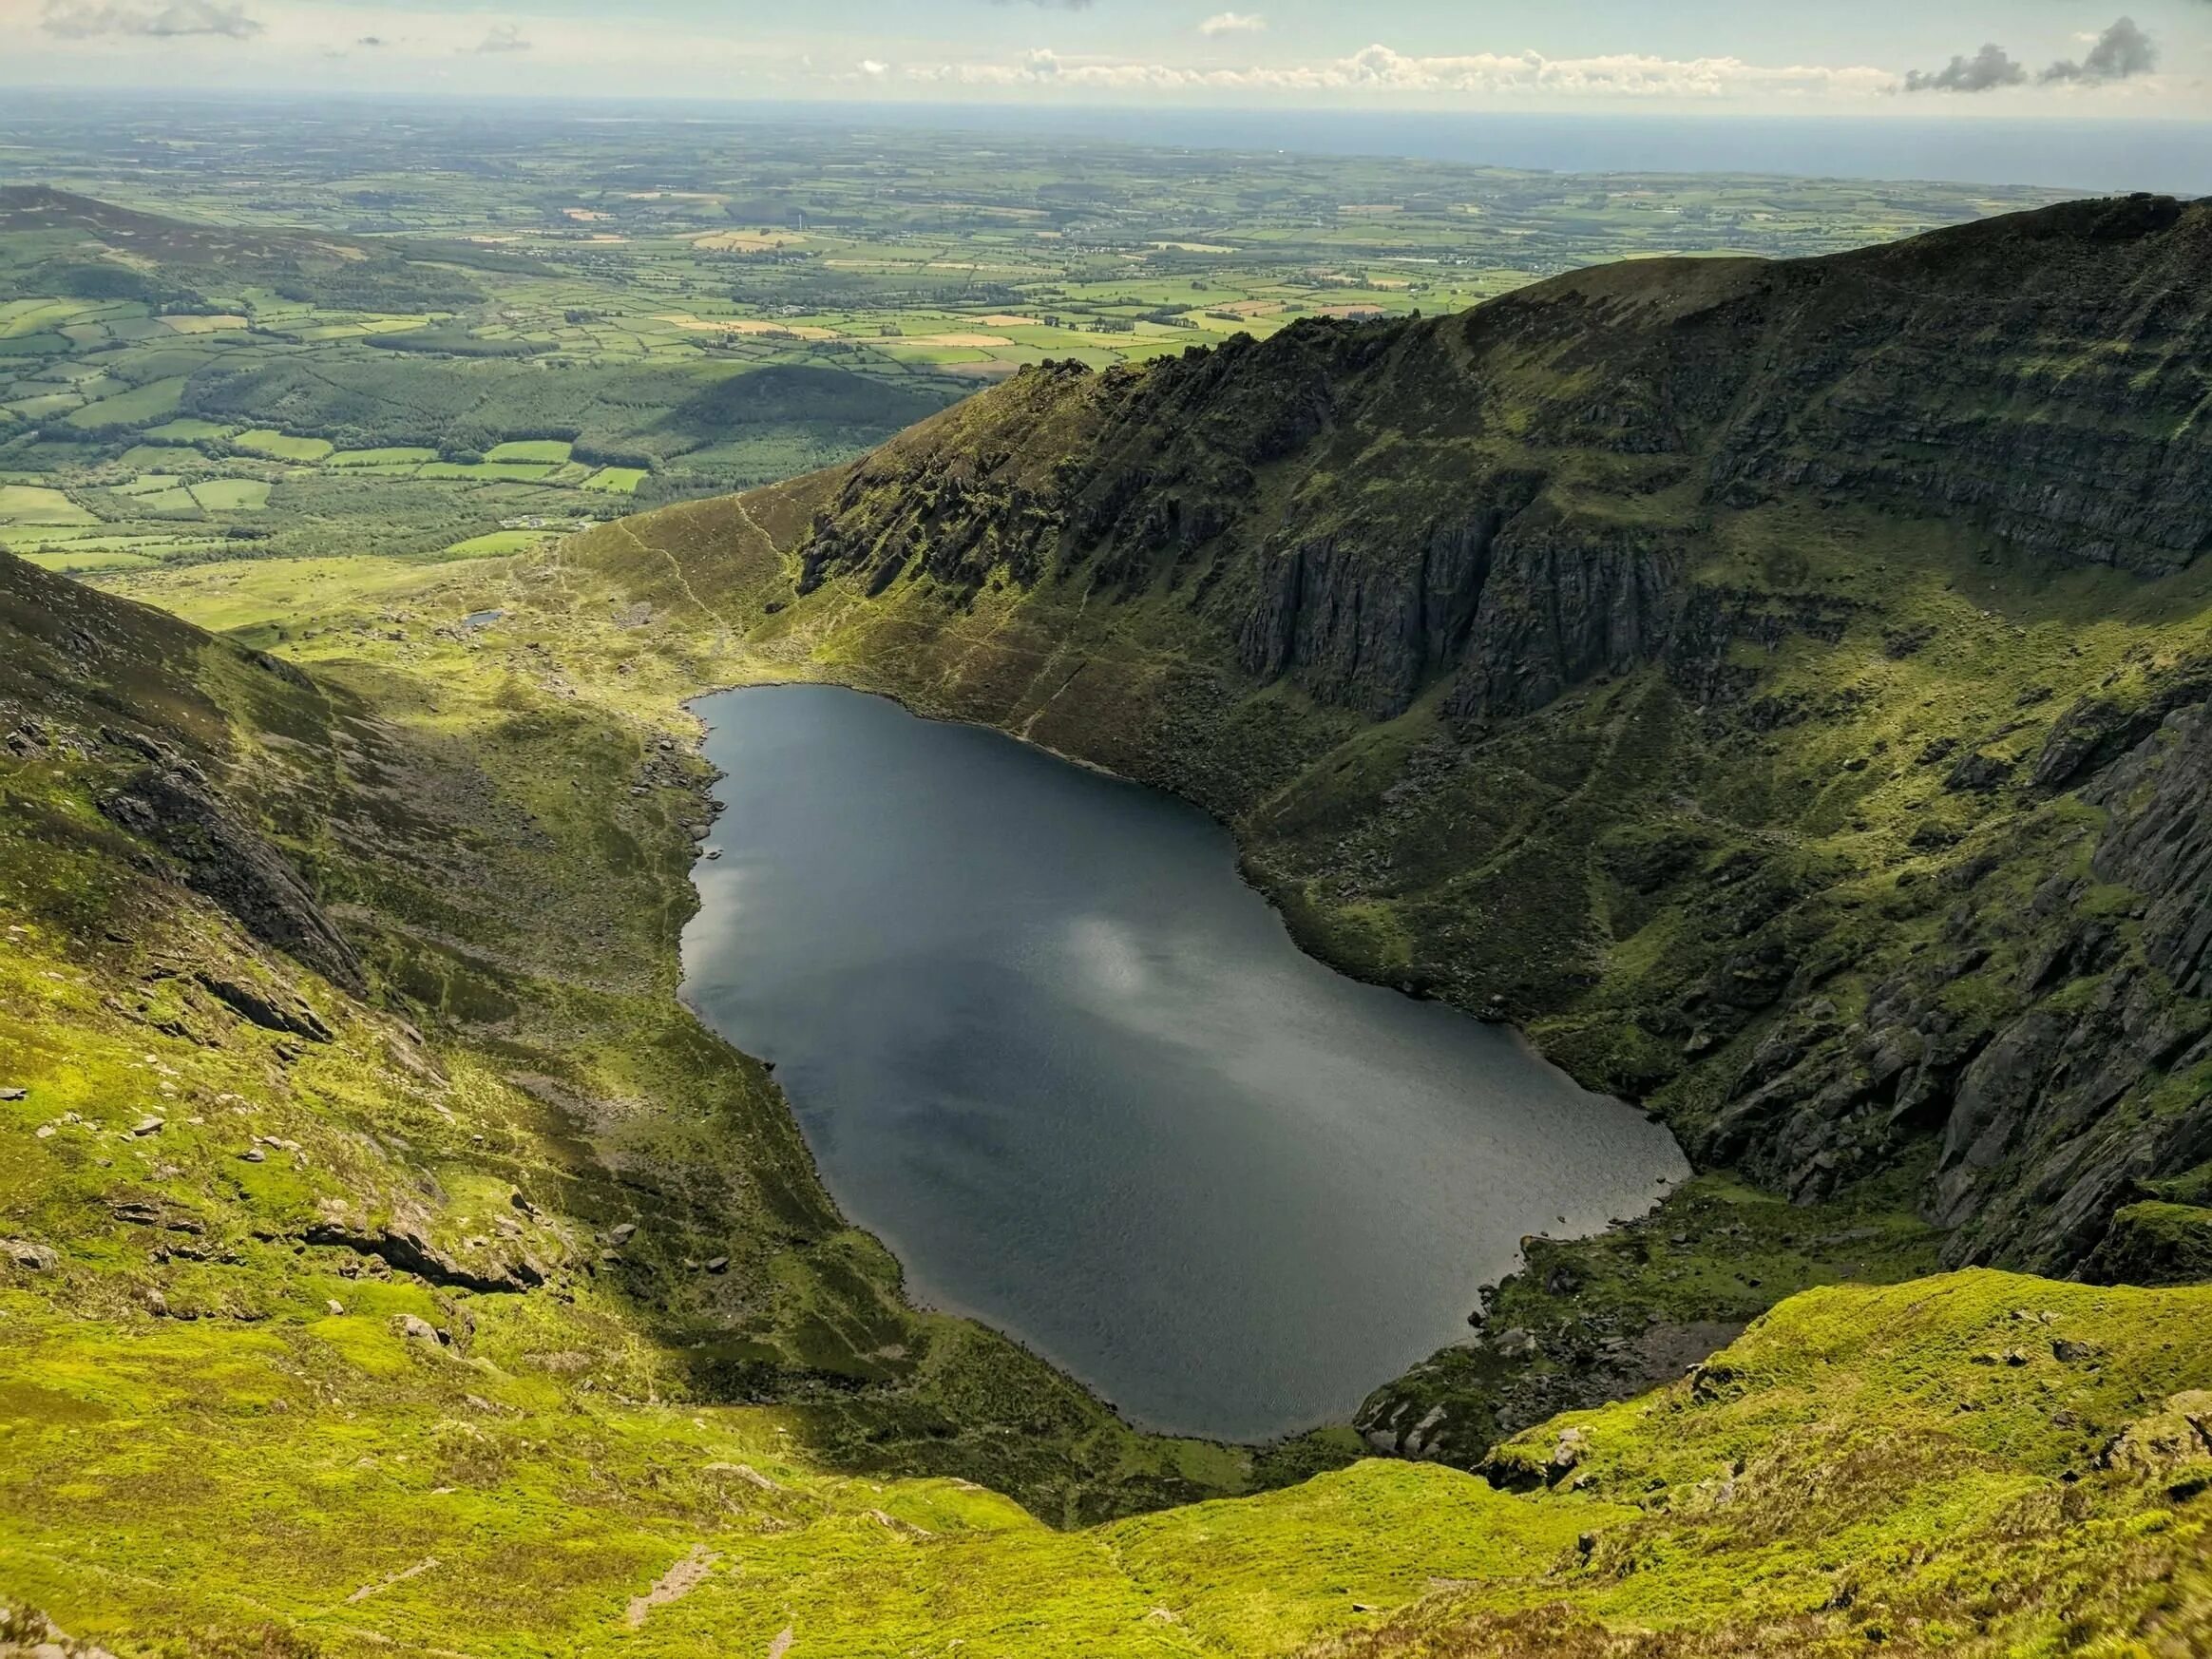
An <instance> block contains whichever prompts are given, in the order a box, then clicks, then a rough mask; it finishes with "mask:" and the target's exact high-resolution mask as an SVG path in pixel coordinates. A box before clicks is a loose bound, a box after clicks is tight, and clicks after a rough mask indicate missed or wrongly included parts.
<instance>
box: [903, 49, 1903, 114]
mask: <svg viewBox="0 0 2212 1659" xmlns="http://www.w3.org/2000/svg"><path fill="white" fill-rule="evenodd" d="M904 73H905V74H906V76H907V77H908V78H909V79H911V80H915V81H920V82H925V83H929V84H932V85H939V86H984V87H1020V86H1039V85H1043V84H1045V83H1048V82H1049V83H1050V84H1051V85H1054V86H1082V87H1089V88H1093V89H1096V90H1102V91H1109V92H1244V91H1251V92H1287V93H1368V94H1377V95H1386V96H1401V97H1422V96H1429V97H1434V96H1472V95H1480V96H1498V97H1521V96H1532V95H1548V96H1554V97H1566V98H1632V99H1658V98H1681V99H1696V100H1707V101H1709V100H1715V99H1724V98H1727V97H1731V96H1738V95H1766V96H1777V95H1779V96H1805V95H1815V94H1823V93H1835V94H1871V93H1877V92H1879V91H1881V90H1882V89H1883V88H1884V87H1886V86H1893V85H1895V83H1896V76H1895V74H1894V73H1893V72H1891V71H1889V70H1885V69H1877V68H1871V67H1863V66H1853V67H1824V66H1820V65H1788V66H1779V67H1778V66H1767V65H1760V64H1748V63H1745V61H1744V60H1743V59H1741V58H1659V57H1651V56H1648V55H1645V54H1641V53H1630V52H1618V53H1611V54H1607V55H1603V56H1597V57H1584V58H1547V57H1545V56H1544V55H1543V54H1542V53H1540V52H1474V53H1466V54H1461V55H1456V56H1445V57H1418V56H1412V55H1409V54H1407V53H1404V52H1400V51H1397V50H1395V49H1393V48H1390V47H1386V46H1381V45H1377V46H1370V47H1367V48H1363V49H1362V50H1360V51H1357V52H1354V53H1353V54H1352V55H1351V56H1350V57H1347V58H1338V59H1334V60H1331V61H1328V62H1324V63H1317V64H1290V65H1255V66H1252V67H1246V68H1200V67H1184V66H1177V65H1173V64H1154V63H1143V62H1117V61H1113V60H1106V59H1080V60H1078V59H1070V58H1063V57H1060V56H1058V54H1057V53H1054V52H1051V51H1045V50H1038V51H1033V52H1030V53H1028V54H1026V55H1025V56H1024V57H1022V58H1020V59H1019V60H1017V61H1014V62H1004V61H999V62H990V63H952V64H915V65H909V66H907V67H906V69H905V70H904Z"/></svg>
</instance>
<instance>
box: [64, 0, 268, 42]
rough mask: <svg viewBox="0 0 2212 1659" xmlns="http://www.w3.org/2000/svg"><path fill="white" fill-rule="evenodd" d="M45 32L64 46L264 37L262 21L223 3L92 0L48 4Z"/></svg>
mask: <svg viewBox="0 0 2212 1659" xmlns="http://www.w3.org/2000/svg"><path fill="white" fill-rule="evenodd" d="M38 22H39V28H41V29H44V30H45V31H46V32H47V33H48V34H53V35H59V36H61V37H62V38H63V39H64V40H96V39H98V38H100V37H101V36H103V35H140V36H147V37H151V38H153V39H157V40H169V39H175V38H178V37H181V36H183V35H188V34H212V35H220V36H222V37H224V38H226V39H229V40H251V39H253V38H254V36H256V35H257V34H259V33H260V32H261V24H260V21H259V19H257V18H254V17H249V16H248V15H247V14H246V9H245V7H244V6H242V5H228V6H225V5H220V4H218V3H217V0H172V3H171V4H169V5H166V6H130V5H95V4H93V3H92V0H47V4H46V10H44V11H43V12H42V13H40V16H39V20H38Z"/></svg>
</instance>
